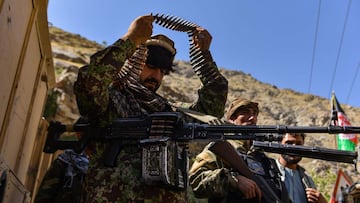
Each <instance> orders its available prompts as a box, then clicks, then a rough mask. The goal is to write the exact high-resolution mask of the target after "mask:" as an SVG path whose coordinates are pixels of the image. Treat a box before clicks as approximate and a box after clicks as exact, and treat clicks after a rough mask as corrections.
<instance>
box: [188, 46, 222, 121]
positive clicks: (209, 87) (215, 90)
mask: <svg viewBox="0 0 360 203" xmlns="http://www.w3.org/2000/svg"><path fill="white" fill-rule="evenodd" d="M203 55H204V58H205V59H206V63H204V67H202V68H200V69H198V70H197V71H195V72H196V74H197V75H198V76H199V77H200V79H201V82H202V84H203V86H202V88H201V89H199V90H198V95H199V98H198V101H197V102H196V103H195V104H194V105H193V106H192V107H191V109H192V110H195V111H199V112H202V113H205V114H209V115H213V116H216V117H218V118H221V117H222V116H223V115H224V110H225V103H226V99H227V94H228V81H227V79H226V78H225V77H224V76H223V75H222V74H221V73H220V71H219V69H218V67H217V66H216V63H215V62H214V61H213V59H212V56H211V54H210V52H209V51H207V52H205V51H203Z"/></svg>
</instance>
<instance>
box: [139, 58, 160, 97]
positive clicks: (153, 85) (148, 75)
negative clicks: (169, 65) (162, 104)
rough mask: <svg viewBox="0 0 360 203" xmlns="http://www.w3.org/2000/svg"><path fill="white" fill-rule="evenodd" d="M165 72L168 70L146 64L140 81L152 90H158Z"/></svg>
mask: <svg viewBox="0 0 360 203" xmlns="http://www.w3.org/2000/svg"><path fill="white" fill-rule="evenodd" d="M165 74H166V72H164V71H163V70H162V69H160V68H158V67H155V66H152V65H149V64H145V66H144V68H143V70H142V71H141V74H140V82H141V84H142V85H144V86H145V87H146V88H148V89H149V90H151V91H152V92H156V90H157V89H159V87H160V85H161V82H162V80H163V77H164V75H165Z"/></svg>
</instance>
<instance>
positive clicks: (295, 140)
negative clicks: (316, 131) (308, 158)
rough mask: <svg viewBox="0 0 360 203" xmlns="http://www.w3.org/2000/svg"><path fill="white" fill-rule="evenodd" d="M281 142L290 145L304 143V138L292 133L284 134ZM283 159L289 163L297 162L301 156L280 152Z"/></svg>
mask: <svg viewBox="0 0 360 203" xmlns="http://www.w3.org/2000/svg"><path fill="white" fill-rule="evenodd" d="M281 144H290V145H304V139H303V138H302V136H301V135H294V134H288V133H287V134H285V136H284V137H283V139H282V141H281ZM281 156H282V157H283V159H285V161H286V162H287V163H289V164H297V163H299V162H300V161H301V157H299V156H291V155H286V154H282V155H281Z"/></svg>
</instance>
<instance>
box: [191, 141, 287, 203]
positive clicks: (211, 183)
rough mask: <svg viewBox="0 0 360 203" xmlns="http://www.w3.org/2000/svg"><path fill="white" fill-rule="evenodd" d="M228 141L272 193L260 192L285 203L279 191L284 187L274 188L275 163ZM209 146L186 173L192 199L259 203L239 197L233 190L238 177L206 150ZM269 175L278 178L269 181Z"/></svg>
mask: <svg viewBox="0 0 360 203" xmlns="http://www.w3.org/2000/svg"><path fill="white" fill-rule="evenodd" d="M227 141H228V142H229V143H230V144H231V145H232V146H233V147H234V148H235V149H236V150H237V151H238V152H239V154H240V155H241V156H242V157H243V158H244V160H245V161H246V162H247V165H248V167H249V169H250V170H251V171H252V172H253V173H254V174H256V175H258V176H261V177H263V178H264V180H265V181H266V182H267V184H268V185H269V187H270V188H272V190H273V191H262V192H263V193H265V192H271V193H272V194H274V195H275V196H277V198H278V199H281V200H283V202H287V201H288V197H287V195H283V194H282V193H283V191H281V190H279V188H281V187H282V186H283V185H282V184H281V186H280V185H277V184H278V183H279V182H281V181H280V174H279V173H280V172H279V171H278V170H275V171H273V169H274V167H277V166H276V163H275V160H273V159H270V158H268V157H267V156H265V154H264V153H263V152H262V151H259V150H256V149H253V148H251V147H250V146H248V145H247V144H245V143H246V142H244V141H242V140H227ZM212 144H213V143H210V144H208V145H207V146H206V147H205V148H204V150H203V151H202V152H201V153H200V154H198V155H197V156H196V158H195V161H194V163H193V165H192V167H191V169H190V172H189V183H190V185H191V187H192V190H193V192H194V194H195V196H196V197H198V198H208V202H209V203H210V202H222V203H232V202H234V203H235V202H242V203H252V202H258V200H256V199H243V198H242V195H241V194H240V193H239V191H238V190H237V189H236V188H235V187H236V184H237V178H236V176H237V175H238V174H239V173H238V172H236V171H234V170H233V169H232V168H231V167H230V166H229V165H228V164H227V163H226V162H224V161H223V160H222V159H221V158H220V157H217V156H216V155H215V154H214V153H213V152H211V151H210V150H209V148H210V147H211V146H212ZM256 157H257V158H256ZM270 165H271V166H270ZM270 170H271V172H270ZM271 174H277V175H276V176H274V177H272V175H271ZM274 183H275V184H274ZM279 186H280V187H279ZM285 194H286V192H285ZM262 202H269V200H263V201H262Z"/></svg>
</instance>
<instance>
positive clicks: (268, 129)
mask: <svg viewBox="0 0 360 203" xmlns="http://www.w3.org/2000/svg"><path fill="white" fill-rule="evenodd" d="M203 130H205V131H208V132H226V133H278V134H285V133H328V134H339V133H342V134H358V133H360V127H357V126H356V127H355V126H328V127H311V126H286V125H254V126H237V125H206V124H205V125H204V124H203Z"/></svg>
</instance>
